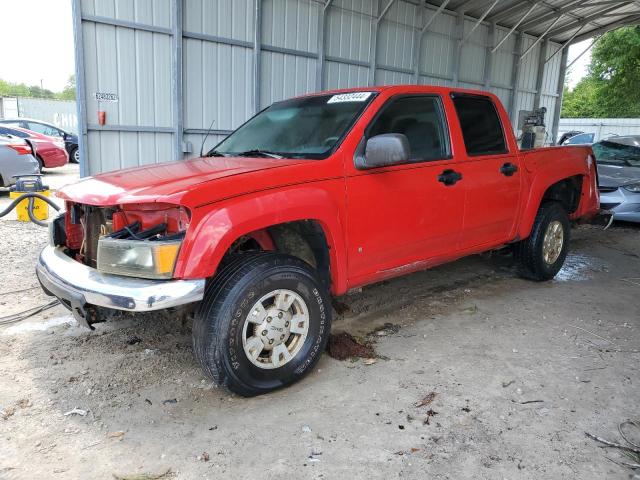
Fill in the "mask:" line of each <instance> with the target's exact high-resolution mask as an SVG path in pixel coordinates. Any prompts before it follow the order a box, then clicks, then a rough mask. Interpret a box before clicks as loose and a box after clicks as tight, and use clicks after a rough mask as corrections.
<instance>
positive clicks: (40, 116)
mask: <svg viewBox="0 0 640 480" xmlns="http://www.w3.org/2000/svg"><path fill="white" fill-rule="evenodd" d="M15 117H26V118H33V119H36V120H42V121H43V122H47V123H52V124H54V125H55V126H57V127H60V128H62V129H63V130H66V131H68V132H73V133H77V132H78V116H77V114H76V102H74V101H71V100H49V99H44V98H24V97H18V98H16V97H0V118H15Z"/></svg>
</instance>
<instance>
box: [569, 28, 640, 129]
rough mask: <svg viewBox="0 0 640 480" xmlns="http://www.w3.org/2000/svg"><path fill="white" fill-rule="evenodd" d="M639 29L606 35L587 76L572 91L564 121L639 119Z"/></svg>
mask: <svg viewBox="0 0 640 480" xmlns="http://www.w3.org/2000/svg"><path fill="white" fill-rule="evenodd" d="M639 86H640V26H635V27H623V28H619V29H617V30H613V31H611V32H608V33H606V34H604V35H603V36H602V37H600V39H598V41H597V42H596V44H595V47H594V49H593V51H592V53H591V63H590V65H589V69H588V73H587V75H586V76H585V77H584V78H583V79H582V80H580V82H579V83H578V84H577V85H576V87H575V88H574V89H573V90H571V91H569V90H566V96H565V97H564V101H563V104H562V116H563V117H567V118H570V117H596V118H603V117H614V118H616V117H640V93H639Z"/></svg>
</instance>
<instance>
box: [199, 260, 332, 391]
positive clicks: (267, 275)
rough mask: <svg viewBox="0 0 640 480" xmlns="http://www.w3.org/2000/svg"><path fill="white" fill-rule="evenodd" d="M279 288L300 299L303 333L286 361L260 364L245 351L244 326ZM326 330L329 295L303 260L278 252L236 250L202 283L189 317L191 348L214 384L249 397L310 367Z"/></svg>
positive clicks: (328, 326) (326, 335)
mask: <svg viewBox="0 0 640 480" xmlns="http://www.w3.org/2000/svg"><path fill="white" fill-rule="evenodd" d="M278 289H288V290H291V291H293V292H295V293H297V294H298V295H299V296H300V297H301V298H302V299H303V300H304V302H305V303H306V306H307V309H308V313H309V327H308V333H307V336H306V339H305V340H304V343H302V346H301V347H300V350H299V351H298V353H297V354H296V355H294V356H293V358H291V360H289V361H287V362H286V363H285V364H284V365H282V366H280V367H277V368H272V369H264V368H260V367H259V366H256V365H254V363H252V362H251V361H250V360H249V358H248V357H247V355H246V354H245V352H244V349H243V335H244V334H243V327H244V323H245V322H246V321H247V320H246V319H247V316H248V315H249V313H250V311H251V309H252V308H253V306H254V304H255V303H256V302H257V301H258V300H259V299H261V298H262V297H263V296H264V295H267V294H269V293H270V292H272V291H274V290H278ZM330 330H331V303H330V300H329V294H328V292H327V291H326V289H325V288H324V287H323V286H322V282H321V281H320V280H319V279H318V278H317V276H316V273H315V272H314V270H313V269H312V268H311V267H310V266H309V265H308V264H307V263H305V262H303V261H302V260H300V259H298V258H296V257H292V256H290V255H284V254H279V253H270V252H260V253H239V254H233V255H231V256H230V258H229V260H228V261H227V262H226V264H225V265H224V267H222V269H221V270H220V271H219V272H218V273H217V274H216V275H215V277H213V279H212V280H211V283H210V284H209V285H208V286H207V289H206V291H205V295H204V300H203V301H202V303H201V304H200V307H199V309H198V311H197V313H196V316H195V319H194V322H193V351H194V354H195V357H196V359H197V361H198V362H199V363H200V365H201V367H202V369H203V370H204V372H205V373H206V374H207V375H208V376H209V377H211V378H212V379H213V381H214V382H215V383H216V384H217V385H220V386H224V387H226V388H227V389H229V390H231V391H233V392H235V393H237V394H239V395H242V396H246V397H249V396H254V395H260V394H263V393H267V392H270V391H272V390H275V389H278V388H281V387H284V386H286V385H290V384H292V383H294V382H296V381H298V380H300V379H301V378H302V377H303V376H304V375H305V374H306V373H308V372H309V371H311V370H312V369H313V366H314V365H315V364H316V362H317V361H318V359H319V358H320V355H321V354H322V352H323V351H324V350H325V347H326V344H327V341H328V339H329V333H330Z"/></svg>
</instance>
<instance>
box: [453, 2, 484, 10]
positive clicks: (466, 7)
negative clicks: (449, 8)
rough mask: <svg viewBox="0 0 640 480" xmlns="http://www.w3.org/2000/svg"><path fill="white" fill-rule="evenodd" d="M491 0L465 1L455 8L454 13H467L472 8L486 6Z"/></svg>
mask: <svg viewBox="0 0 640 480" xmlns="http://www.w3.org/2000/svg"><path fill="white" fill-rule="evenodd" d="M490 1H491V0H466V1H465V2H462V3H461V4H460V5H458V6H457V7H456V12H468V11H469V10H473V9H474V8H477V7H481V6H483V5H486V4H487V3H489V2H490Z"/></svg>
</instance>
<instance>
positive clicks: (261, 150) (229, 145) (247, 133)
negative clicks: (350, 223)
mask: <svg viewBox="0 0 640 480" xmlns="http://www.w3.org/2000/svg"><path fill="white" fill-rule="evenodd" d="M373 97H374V93H373V92H351V93H342V94H336V95H317V96H312V97H303V98H294V99H291V100H285V101H283V102H278V103H274V104H273V105H271V106H270V107H268V108H266V109H265V110H263V111H262V112H260V113H258V114H257V115H256V116H255V117H253V118H252V119H251V120H249V121H248V122H247V123H245V124H244V125H242V126H241V127H240V128H238V129H237V130H236V131H234V132H233V133H232V134H231V135H229V136H228V137H227V138H226V139H224V140H223V141H222V142H220V143H219V144H218V145H217V146H216V147H214V148H213V149H212V150H211V151H210V152H209V153H208V154H207V155H215V154H222V155H242V154H243V153H245V154H247V153H250V154H265V153H267V154H275V155H279V156H282V157H288V158H326V157H327V156H329V154H330V153H331V152H332V151H333V149H334V148H336V147H337V146H338V144H339V143H340V141H341V140H342V138H343V137H344V136H345V135H346V134H347V132H348V131H349V129H350V128H351V127H352V126H353V124H354V123H355V121H356V120H357V118H358V117H359V116H360V114H361V113H362V112H363V111H364V109H365V107H366V106H367V105H368V104H369V103H370V102H371V100H372V99H373Z"/></svg>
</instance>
